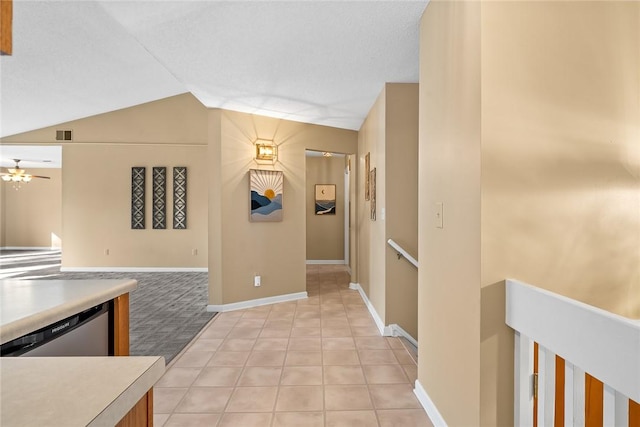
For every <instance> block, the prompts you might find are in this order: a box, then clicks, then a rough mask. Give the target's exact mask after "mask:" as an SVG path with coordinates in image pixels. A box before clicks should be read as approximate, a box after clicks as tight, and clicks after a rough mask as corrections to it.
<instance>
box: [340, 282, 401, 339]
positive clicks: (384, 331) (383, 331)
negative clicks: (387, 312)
mask: <svg viewBox="0 0 640 427" xmlns="http://www.w3.org/2000/svg"><path fill="white" fill-rule="evenodd" d="M351 285H355V289H354V288H352V287H351ZM349 288H350V289H353V290H356V291H358V292H359V293H360V297H362V300H363V301H364V303H365V304H366V306H367V308H368V309H369V313H371V317H373V321H374V322H376V326H377V327H378V331H380V335H382V336H383V337H391V336H393V331H392V330H391V326H385V325H384V322H383V321H382V319H381V318H380V315H379V314H378V312H377V311H376V309H375V307H374V306H373V304H371V301H369V298H368V297H367V294H365V293H364V290H363V289H362V286H360V283H349Z"/></svg>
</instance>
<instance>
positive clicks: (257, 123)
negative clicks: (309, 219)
mask: <svg viewBox="0 0 640 427" xmlns="http://www.w3.org/2000/svg"><path fill="white" fill-rule="evenodd" d="M208 126H209V158H208V160H209V163H208V167H209V170H211V171H212V175H211V176H210V181H209V182H210V186H209V194H210V202H209V225H210V227H211V228H212V230H211V233H212V235H210V239H209V241H210V244H211V243H212V239H216V236H219V238H220V243H219V245H220V246H219V248H218V247H217V246H216V249H215V250H212V251H211V252H210V259H209V268H210V270H214V269H216V268H218V269H219V274H218V273H217V274H215V275H210V277H209V288H210V291H209V302H210V304H229V303H234V302H239V301H246V300H252V299H257V298H265V297H270V296H277V295H284V294H290V293H297V292H304V291H305V277H306V267H305V263H306V259H305V252H306V242H305V241H306V235H305V234H306V233H305V230H306V200H307V198H306V187H305V174H306V171H305V150H307V149H311V150H316V151H332V152H342V153H355V152H356V150H357V133H356V132H354V131H348V130H342V129H335V128H330V127H324V126H317V125H309V124H305V123H299V122H291V121H287V120H279V119H272V118H268V117H261V116H255V115H251V114H244V113H236V112H231V111H217V110H212V111H211V112H210V114H209V124H208ZM258 138H260V139H268V140H273V141H274V143H275V144H277V145H278V161H277V162H276V164H275V165H269V166H265V165H258V164H256V163H255V161H254V160H253V156H254V152H255V149H254V145H253V142H254V141H255V140H256V139H258ZM252 168H253V169H258V168H264V169H275V170H282V171H283V172H284V190H283V205H284V208H283V209H284V211H283V213H284V219H283V221H282V222H274V223H252V222H249V179H248V177H249V169H252ZM213 243H214V244H216V243H215V242H213ZM255 274H259V275H260V276H262V286H261V287H254V286H253V276H254V275H255Z"/></svg>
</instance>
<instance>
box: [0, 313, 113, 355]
mask: <svg viewBox="0 0 640 427" xmlns="http://www.w3.org/2000/svg"><path fill="white" fill-rule="evenodd" d="M111 305H112V302H105V303H102V304H99V305H96V306H94V307H91V308H89V309H87V310H84V311H82V312H80V313H77V314H74V315H73V316H69V317H67V318H66V319H63V320H60V321H58V322H55V323H52V324H51V325H48V326H46V327H44V328H41V329H38V330H37V331H35V332H31V333H29V334H26V335H24V336H22V337H19V338H16V339H14V340H12V341H9V342H6V343H4V344H2V347H1V348H0V356H2V357H12V356H13V357H15V356H23V357H24V356H112V355H113V345H112V343H113V339H112V337H113V330H112V328H111V325H112V324H113V322H112V321H111V320H112V313H113V310H112V309H111Z"/></svg>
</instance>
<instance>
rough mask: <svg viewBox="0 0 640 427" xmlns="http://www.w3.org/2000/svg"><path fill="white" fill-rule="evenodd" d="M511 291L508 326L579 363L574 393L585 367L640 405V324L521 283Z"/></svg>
mask: <svg viewBox="0 0 640 427" xmlns="http://www.w3.org/2000/svg"><path fill="white" fill-rule="evenodd" d="M506 288H507V289H506V292H507V295H506V312H507V313H506V323H507V325H509V326H510V327H511V328H513V329H514V330H516V331H517V332H518V333H519V334H520V335H521V336H522V335H524V336H526V337H528V338H530V339H531V340H533V341H535V342H537V343H539V344H540V345H542V346H544V347H545V348H546V349H548V350H550V351H551V352H552V353H554V354H557V355H559V356H560V357H562V358H563V359H565V360H566V361H567V362H570V363H571V364H573V366H574V371H573V377H574V391H575V390H576V388H577V386H578V385H577V384H576V383H575V381H576V380H578V381H579V377H580V375H578V369H576V368H579V370H580V371H582V372H587V373H589V374H590V375H592V376H593V377H595V378H597V379H598V380H600V381H602V382H603V383H604V384H606V385H607V386H609V387H611V388H612V389H613V390H615V391H617V392H619V393H622V394H623V395H624V396H626V397H628V398H631V399H633V400H635V401H636V402H640V322H638V321H635V320H631V319H627V318H625V317H622V316H618V315H616V314H613V313H610V312H607V311H605V310H601V309H599V308H596V307H593V306H590V305H587V304H584V303H581V302H579V301H575V300H572V299H570V298H567V297H564V296H562V295H558V294H555V293H553V292H549V291H546V290H544V289H540V288H536V287H533V286H531V285H528V284H525V283H522V282H519V281H517V280H507V286H506ZM582 389H583V390H584V388H582ZM578 390H579V389H578ZM579 405H580V403H579V402H575V401H574V408H573V410H574V423H577V421H579V420H577V419H576V416H579V409H580V408H577V407H576V406H579Z"/></svg>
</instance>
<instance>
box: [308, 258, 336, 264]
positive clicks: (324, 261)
mask: <svg viewBox="0 0 640 427" xmlns="http://www.w3.org/2000/svg"><path fill="white" fill-rule="evenodd" d="M322 264H331V265H344V264H345V262H344V260H343V259H308V260H307V265H322Z"/></svg>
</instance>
